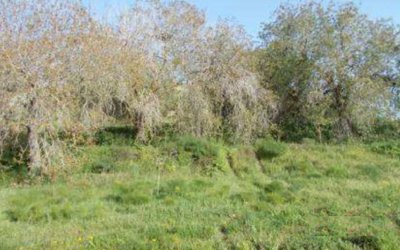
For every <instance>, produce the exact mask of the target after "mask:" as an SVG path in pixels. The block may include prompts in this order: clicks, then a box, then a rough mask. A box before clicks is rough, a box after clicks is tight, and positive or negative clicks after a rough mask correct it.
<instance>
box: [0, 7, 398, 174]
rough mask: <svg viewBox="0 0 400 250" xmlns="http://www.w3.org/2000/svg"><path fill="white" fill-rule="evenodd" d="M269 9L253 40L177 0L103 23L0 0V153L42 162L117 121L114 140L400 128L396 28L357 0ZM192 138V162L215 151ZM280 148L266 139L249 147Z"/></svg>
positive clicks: (188, 145) (102, 138)
mask: <svg viewBox="0 0 400 250" xmlns="http://www.w3.org/2000/svg"><path fill="white" fill-rule="evenodd" d="M274 17H275V18H274V20H273V21H272V22H270V23H266V24H264V26H263V29H262V31H261V32H260V38H261V40H262V41H263V44H262V46H260V47H257V48H256V47H255V46H254V44H253V43H252V41H251V39H250V38H249V36H248V35H247V34H246V32H245V31H244V29H243V28H242V27H241V26H239V25H236V24H233V23H231V22H229V21H226V20H221V21H219V22H218V23H216V24H215V25H210V24H209V23H208V22H207V19H206V15H205V13H204V12H203V11H201V10H199V9H198V8H196V6H194V5H192V4H189V3H187V2H185V1H169V2H165V3H164V2H161V1H157V0H148V1H137V2H136V4H135V5H134V6H133V7H132V8H130V9H129V10H127V11H125V12H122V13H120V14H119V18H118V21H117V22H110V23H106V22H99V21H97V20H96V19H95V18H94V17H93V16H92V14H91V13H90V12H89V11H88V9H87V8H85V7H84V6H83V4H82V3H81V2H80V1H73V0H68V1H60V0H51V1H45V0H34V1H27V0H21V1H11V0H0V154H2V155H3V157H2V161H1V162H0V163H1V164H2V165H7V164H9V162H10V161H9V160H10V159H11V160H12V161H15V162H18V165H23V166H27V169H28V170H29V171H30V173H32V174H33V175H35V174H47V173H49V172H51V167H52V166H54V165H57V166H62V165H63V164H66V162H68V161H69V160H71V159H70V157H69V156H68V155H64V154H63V152H66V151H67V150H69V148H70V147H72V146H74V145H80V144H90V143H100V144H107V143H112V141H111V140H110V139H108V138H109V137H107V136H108V133H110V132H111V133H113V132H115V131H113V130H112V129H113V128H114V127H115V128H116V129H117V130H119V129H118V128H119V127H120V126H125V128H126V129H123V130H119V131H120V134H121V142H122V143H124V140H125V139H126V138H134V139H135V140H136V142H140V143H149V142H152V141H154V140H160V138H169V137H179V136H182V135H190V137H188V138H193V137H196V138H214V139H215V140H222V141H226V142H229V143H253V142H254V141H256V140H257V139H259V138H266V137H269V136H273V137H275V138H276V139H284V140H291V141H300V140H302V139H304V138H311V139H315V140H318V141H330V140H345V139H348V138H372V137H373V136H375V138H380V137H382V136H387V137H394V136H398V131H399V127H400V126H399V121H398V119H397V118H398V113H399V109H398V104H399V103H398V99H399V93H400V92H399V87H398V84H399V83H398V81H399V77H398V73H399V65H400V63H399V61H400V59H399V51H400V42H399V29H398V27H396V26H394V25H393V24H392V23H390V22H388V21H384V20H379V21H373V20H371V19H369V18H368V17H367V16H366V15H364V14H362V13H360V12H359V10H358V9H357V6H355V5H354V4H344V5H335V4H331V5H329V6H328V7H324V6H323V5H321V4H318V3H314V2H307V3H304V4H299V5H284V6H281V7H280V8H279V9H278V10H277V11H276V13H275V16H274ZM396 119H397V120H396ZM124 138H125V139H124ZM191 140H192V139H186V140H183V141H181V144H180V145H181V148H182V149H184V150H186V151H188V152H191V154H192V156H193V159H194V160H197V161H201V160H204V159H207V156H212V157H211V158H215V157H216V156H218V155H221V154H223V152H222V151H221V150H220V149H219V148H218V145H217V143H212V142H209V141H207V140H203V139H196V140H194V141H191ZM128 141H129V140H128ZM271 147H272V148H273V149H270V148H271ZM271 150H272V151H271ZM274 150H275V151H274ZM283 151H284V148H283V146H281V145H280V144H278V143H276V142H273V141H264V142H263V143H261V144H260V145H259V146H258V151H257V154H258V155H259V156H260V157H261V158H264V157H274V156H275V155H279V154H281V152H283ZM217 158H218V157H217ZM222 158H223V157H222ZM205 164H206V165H207V164H211V165H213V164H217V165H218V164H221V163H218V162H212V163H205ZM222 165H223V164H222ZM221 167H222V166H221ZM93 169H94V170H93V171H103V170H104V169H107V166H102V165H101V164H100V165H98V166H93Z"/></svg>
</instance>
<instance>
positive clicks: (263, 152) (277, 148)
mask: <svg viewBox="0 0 400 250" xmlns="http://www.w3.org/2000/svg"><path fill="white" fill-rule="evenodd" d="M286 150H287V147H286V145H285V144H284V143H281V142H277V141H275V140H273V139H271V138H267V139H263V140H259V141H258V142H257V143H256V154H257V157H258V158H259V159H273V158H275V157H278V156H281V155H283V154H284V153H285V152H286Z"/></svg>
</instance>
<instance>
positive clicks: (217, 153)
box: [0, 139, 400, 250]
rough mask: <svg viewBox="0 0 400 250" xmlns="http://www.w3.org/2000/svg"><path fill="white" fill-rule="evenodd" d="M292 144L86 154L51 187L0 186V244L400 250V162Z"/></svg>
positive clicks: (187, 143)
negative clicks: (265, 150)
mask: <svg viewBox="0 0 400 250" xmlns="http://www.w3.org/2000/svg"><path fill="white" fill-rule="evenodd" d="M271 145H272V144H271ZM280 147H282V146H281V145H280ZM286 147H287V150H286V151H285V152H283V151H282V153H280V154H279V155H277V156H276V157H275V158H272V159H270V158H266V159H259V157H257V154H256V152H257V148H253V147H251V146H223V145H221V144H218V143H215V142H212V143H208V142H206V141H204V140H200V141H196V140H195V139H190V140H189V139H183V140H177V141H176V142H168V143H160V144H158V145H156V146H151V145H150V146H135V145H122V144H121V145H112V144H111V145H102V146H90V147H89V146H88V147H85V148H82V149H81V152H80V153H79V154H78V159H79V160H78V161H77V162H78V163H79V164H78V165H77V166H74V167H73V168H72V169H71V170H69V172H68V171H67V172H68V173H67V174H65V176H64V177H63V178H60V179H58V180H56V181H55V182H54V183H47V184H46V183H43V184H30V185H27V184H23V182H22V183H19V182H15V181H14V182H13V181H7V182H5V183H4V184H2V187H1V190H0V249H4V250H6V249H26V250H27V249H71V250H72V249H82V250H83V249H85V250H86V249H122V250H123V249H282V250H283V249H354V250H355V249H398V246H399V245H400V192H399V190H400V159H399V158H398V157H396V156H393V155H388V154H386V153H381V152H380V151H379V152H377V151H376V150H371V148H370V147H369V146H364V145H318V144H314V143H304V144H290V145H286ZM221 166H224V167H221ZM10 183H11V184H10Z"/></svg>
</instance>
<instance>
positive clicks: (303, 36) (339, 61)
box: [259, 2, 398, 138]
mask: <svg viewBox="0 0 400 250" xmlns="http://www.w3.org/2000/svg"><path fill="white" fill-rule="evenodd" d="M260 35H261V38H262V39H263V41H264V44H265V48H264V50H263V52H262V53H261V56H260V61H259V70H260V72H261V75H262V78H263V82H264V83H265V84H269V86H270V87H271V88H272V89H273V90H274V91H275V92H276V94H277V95H278V96H279V99H280V100H279V115H278V116H277V122H278V123H279V124H290V126H289V127H285V125H283V127H284V128H285V129H286V131H290V130H293V129H294V130H298V129H300V130H302V129H304V128H307V127H308V126H310V127H312V128H314V130H316V131H317V132H316V134H320V132H318V131H319V130H320V129H321V127H328V128H329V127H332V128H334V132H335V135H336V137H338V138H344V137H348V136H351V135H357V134H360V133H361V132H362V128H363V127H365V126H367V125H368V124H369V123H370V121H371V120H372V119H375V118H376V117H377V115H378V114H382V113H385V112H387V111H388V108H389V105H388V100H389V94H390V91H388V90H389V87H390V85H388V84H389V83H388V81H386V80H385V79H386V77H387V76H391V75H394V74H396V73H397V72H395V70H394V69H395V67H394V62H395V59H396V57H398V50H396V46H397V44H398V32H397V30H396V28H395V27H394V26H393V25H392V24H391V23H390V22H388V21H385V20H379V21H373V20H370V19H368V17H367V16H366V15H364V14H361V13H360V12H359V10H358V8H357V7H356V6H355V5H354V4H351V3H349V4H344V5H334V4H330V5H329V6H328V7H327V8H325V7H324V6H323V5H322V4H320V3H316V2H308V3H304V4H300V5H282V6H281V7H280V8H279V9H278V10H277V11H276V13H275V20H274V21H273V22H271V23H268V24H265V25H264V28H263V30H262V32H261V34H260ZM302 124H303V126H302ZM305 135H307V133H302V134H301V136H305ZM319 136H320V135H319Z"/></svg>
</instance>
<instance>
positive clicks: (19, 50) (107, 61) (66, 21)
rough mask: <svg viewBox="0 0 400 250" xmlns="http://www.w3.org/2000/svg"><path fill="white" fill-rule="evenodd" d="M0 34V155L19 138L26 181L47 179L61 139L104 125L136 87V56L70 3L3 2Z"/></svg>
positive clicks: (111, 33)
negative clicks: (32, 177)
mask: <svg viewBox="0 0 400 250" xmlns="http://www.w3.org/2000/svg"><path fill="white" fill-rule="evenodd" d="M0 27H1V28H0V84H1V85H0V93H1V94H0V95H1V97H2V98H1V102H0V105H1V107H0V108H1V112H0V121H1V125H2V126H1V131H0V148H4V146H5V145H6V144H7V143H8V142H10V140H15V138H18V137H21V135H24V134H26V137H27V139H26V146H25V145H24V144H22V145H21V146H22V150H26V151H27V152H28V154H29V157H28V167H29V170H30V172H31V174H33V175H36V174H42V173H46V172H48V169H46V168H45V167H46V166H50V165H52V164H53V165H54V160H56V159H57V158H58V159H60V156H61V155H62V149H61V148H60V147H61V146H62V143H61V140H59V138H60V133H61V132H64V133H65V132H67V133H72V134H77V133H81V132H82V131H89V130H90V128H94V127H97V126H98V124H99V122H101V123H102V124H105V123H106V121H107V118H108V116H107V112H106V110H107V107H108V106H110V105H112V100H113V98H115V97H116V96H117V97H119V98H121V99H123V98H124V97H125V96H126V95H127V93H129V92H131V88H134V87H135V86H136V84H137V82H138V81H139V80H137V79H138V77H139V76H141V75H140V74H139V73H137V72H138V71H140V57H139V56H137V55H138V54H137V53H133V52H132V50H127V49H126V48H125V47H124V44H123V42H122V41H121V40H120V39H119V37H118V36H117V34H116V33H115V32H114V31H113V30H112V29H110V28H109V27H106V26H102V25H99V24H98V23H96V22H95V21H94V20H93V19H92V18H91V16H90V15H89V14H88V12H87V11H86V10H85V9H84V8H83V7H82V6H81V4H80V3H79V2H76V1H58V0H52V1H45V0H35V1H25V0H22V1H10V0H2V1H0ZM133 58H135V60H133ZM117 62H118V64H119V67H118V66H115V65H116V63H117ZM136 62H137V63H136Z"/></svg>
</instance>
